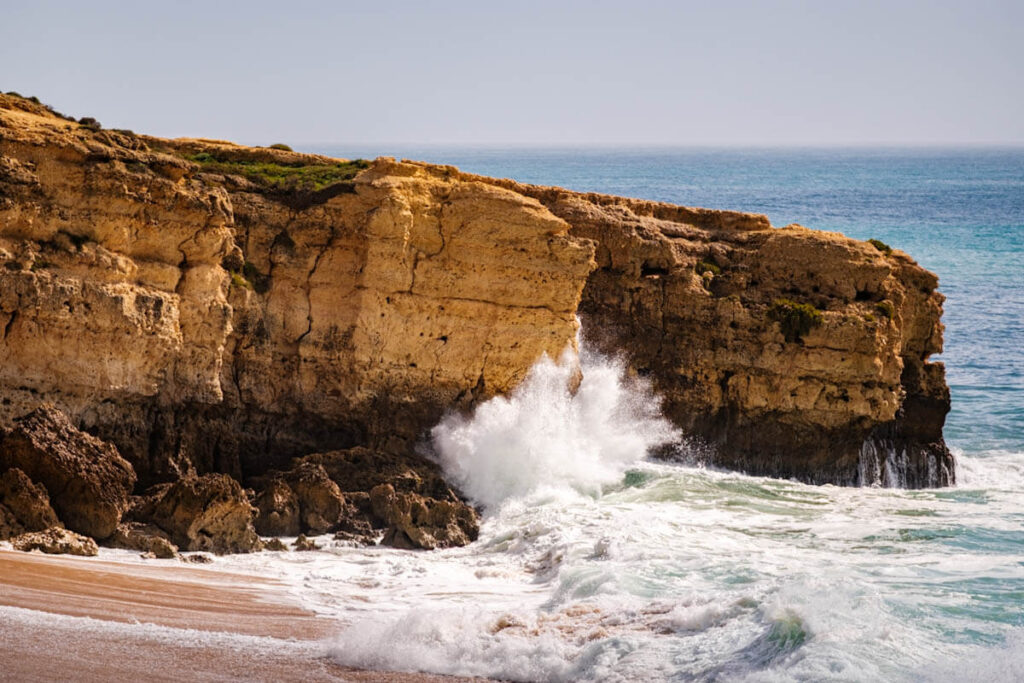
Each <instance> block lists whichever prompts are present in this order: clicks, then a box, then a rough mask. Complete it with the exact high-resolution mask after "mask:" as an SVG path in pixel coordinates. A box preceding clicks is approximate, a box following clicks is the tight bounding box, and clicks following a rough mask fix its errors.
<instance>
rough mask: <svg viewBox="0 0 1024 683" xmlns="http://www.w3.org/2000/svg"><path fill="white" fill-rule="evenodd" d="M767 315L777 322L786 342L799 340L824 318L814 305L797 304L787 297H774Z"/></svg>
mask: <svg viewBox="0 0 1024 683" xmlns="http://www.w3.org/2000/svg"><path fill="white" fill-rule="evenodd" d="M768 317H769V318H770V319H772V320H774V321H775V322H777V323H779V327H780V328H781V329H782V335H783V336H784V337H785V338H786V341H787V342H794V341H801V340H802V339H803V337H804V335H806V334H807V333H808V332H810V331H811V330H812V329H814V328H815V327H818V326H819V325H821V323H822V321H823V320H824V318H823V317H822V315H821V311H819V310H818V309H817V308H815V307H814V306H811V305H810V304H798V303H797V302H795V301H791V300H789V299H776V300H775V301H774V302H772V305H771V308H769V309H768Z"/></svg>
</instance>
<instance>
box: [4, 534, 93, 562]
mask: <svg viewBox="0 0 1024 683" xmlns="http://www.w3.org/2000/svg"><path fill="white" fill-rule="evenodd" d="M11 545H12V546H14V549H15V550H23V551H25V552H28V551H30V550H40V551H42V552H44V553H48V554H51V555H83V556H86V557H91V556H93V555H96V554H97V553H99V548H98V547H97V546H96V541H94V540H92V539H91V538H88V537H86V536H82V535H81V534H76V533H75V532H74V531H69V530H67V529H65V528H63V527H50V528H49V529H46V530H45V531H32V532H29V533H27V534H22V535H21V536H15V537H14V538H12V539H11Z"/></svg>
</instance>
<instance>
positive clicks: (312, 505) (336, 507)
mask: <svg viewBox="0 0 1024 683" xmlns="http://www.w3.org/2000/svg"><path fill="white" fill-rule="evenodd" d="M288 485H289V486H290V487H291V489H292V491H294V492H295V496H296V498H297V499H298V501H299V511H300V512H299V515H300V520H299V521H300V522H301V525H302V528H303V529H304V530H305V531H306V532H308V533H313V534H323V533H326V532H328V531H330V530H332V529H334V528H335V527H337V526H338V519H339V518H340V517H341V513H342V511H343V510H344V508H345V497H344V496H343V495H341V489H339V488H338V485H337V484H336V483H334V482H333V481H331V478H330V477H328V476H327V472H326V471H325V470H324V468H323V467H322V466H320V465H317V464H314V463H308V462H307V463H300V464H299V465H298V466H297V467H296V468H295V469H293V470H292V471H291V472H289V473H288Z"/></svg>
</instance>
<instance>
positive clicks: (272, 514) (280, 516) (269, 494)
mask: <svg viewBox="0 0 1024 683" xmlns="http://www.w3.org/2000/svg"><path fill="white" fill-rule="evenodd" d="M259 488H260V491H259V493H258V494H256V498H255V500H254V501H253V504H254V505H255V506H256V509H257V511H258V512H259V514H258V516H257V517H256V522H255V526H256V531H257V533H259V534H260V535H261V536H298V535H299V533H300V532H301V531H302V527H301V525H300V523H299V501H298V498H296V496H295V492H294V491H292V488H291V487H290V486H289V485H288V483H287V482H286V481H285V480H284V478H283V477H280V476H272V477H269V478H268V479H267V481H266V482H265V483H263V484H261V485H260V487H259Z"/></svg>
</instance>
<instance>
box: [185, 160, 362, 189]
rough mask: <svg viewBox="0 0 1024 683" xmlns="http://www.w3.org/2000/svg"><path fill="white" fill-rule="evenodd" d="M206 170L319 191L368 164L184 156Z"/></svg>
mask: <svg viewBox="0 0 1024 683" xmlns="http://www.w3.org/2000/svg"><path fill="white" fill-rule="evenodd" d="M185 158H186V159H188V160H189V161H194V162H195V163H197V164H199V165H200V166H201V167H202V170H203V171H205V172H208V173H221V174H225V175H239V176H242V177H243V178H246V179H247V180H250V181H252V182H253V183H256V184H257V185H260V186H262V187H264V188H266V189H269V190H278V191H285V192H290V191H295V190H305V191H313V192H316V191H319V190H322V189H324V188H326V187H330V186H331V185H336V184H338V183H341V182H346V181H349V180H352V178H354V177H355V176H356V174H357V173H359V171H361V170H363V169H364V168H367V167H369V165H370V162H369V161H366V160H365V159H356V160H354V161H339V162H337V163H333V164H304V163H302V162H297V163H294V164H278V163H271V162H266V161H255V160H234V161H229V160H226V159H221V158H218V157H217V156H216V154H214V153H210V152H197V153H196V154H191V155H186V156H185Z"/></svg>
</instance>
